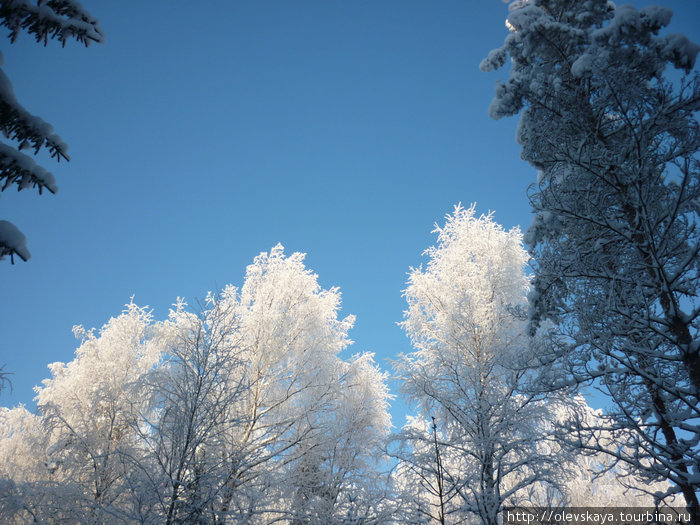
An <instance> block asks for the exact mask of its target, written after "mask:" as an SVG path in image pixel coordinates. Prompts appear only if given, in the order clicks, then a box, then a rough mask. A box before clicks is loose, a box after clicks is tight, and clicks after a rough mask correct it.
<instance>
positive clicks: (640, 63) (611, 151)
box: [482, 0, 700, 523]
mask: <svg viewBox="0 0 700 525" xmlns="http://www.w3.org/2000/svg"><path fill="white" fill-rule="evenodd" d="M671 14H672V13H671V11H670V10H669V9H666V8H663V7H656V6H655V7H648V8H644V9H641V10H636V9H635V8H634V7H632V6H621V7H618V8H616V7H615V6H614V5H613V4H612V3H611V2H608V1H607V0H591V1H587V2H578V1H572V0H532V1H518V2H513V3H512V4H511V7H510V14H509V16H508V26H509V28H510V29H511V33H510V34H509V35H508V37H507V38H506V41H505V44H504V46H503V47H502V48H500V49H497V50H494V51H492V52H491V54H490V55H489V56H488V58H487V59H486V60H484V62H483V63H482V69H484V70H490V69H495V68H498V67H501V66H503V65H504V64H505V63H506V60H507V59H508V58H510V64H511V71H510V78H509V79H508V81H507V82H505V83H499V84H498V85H497V88H496V98H495V99H494V101H493V103H492V105H491V108H490V114H491V115H492V116H493V117H494V118H499V117H502V116H507V115H514V114H517V113H521V120H520V125H519V128H518V135H517V139H518V142H519V143H520V144H521V146H522V157H523V158H524V159H525V160H527V161H528V162H530V164H532V165H533V166H534V167H535V168H537V170H538V180H537V182H536V184H534V185H533V186H532V187H531V191H530V195H529V196H530V202H531V204H532V207H533V210H534V213H535V218H534V221H533V223H532V225H531V227H530V228H529V230H528V232H527V234H526V241H527V243H528V245H529V246H530V250H531V254H532V256H533V258H534V260H535V274H536V276H535V281H534V288H535V289H534V292H533V294H532V296H531V306H532V308H533V310H532V314H533V319H534V320H535V322H538V321H540V320H542V319H550V320H552V321H554V322H555V323H556V324H557V326H558V328H559V331H560V337H559V339H558V340H557V344H556V345H555V346H554V352H553V353H552V355H551V356H550V357H551V358H552V363H553V364H554V366H555V367H556V368H555V370H557V374H558V377H557V376H556V374H552V375H551V379H553V381H551V383H552V384H551V385H550V386H554V387H556V386H572V385H574V386H575V385H577V384H582V383H593V384H594V385H595V386H597V387H598V388H600V389H601V390H602V391H604V392H605V393H606V394H607V395H608V396H609V399H610V401H611V411H610V412H609V414H608V415H609V416H611V417H610V418H609V419H607V420H606V423H605V424H604V425H603V427H604V428H602V429H601V428H599V427H600V425H598V424H596V425H593V426H592V427H591V428H588V427H587V423H586V422H585V421H581V422H580V423H581V424H580V425H579V426H578V427H577V428H572V429H571V430H572V431H576V432H581V433H587V434H588V435H589V436H590V435H595V432H596V431H598V430H606V431H608V432H612V433H614V434H615V435H616V437H618V438H619V439H620V440H623V441H624V443H620V442H619V441H616V442H613V443H611V444H609V445H610V446H604V445H603V444H602V443H598V444H597V446H595V447H594V448H593V449H591V450H589V451H590V452H591V453H594V454H595V453H598V452H600V451H603V450H604V451H606V452H607V453H609V454H610V455H611V457H613V458H615V459H616V460H617V461H618V462H619V463H620V467H621V468H626V469H628V470H629V472H630V474H634V475H637V476H643V477H644V479H646V480H647V482H648V483H655V482H659V481H664V480H668V481H670V484H669V485H668V490H667V491H666V492H665V494H673V493H682V494H683V496H684V497H685V499H686V502H687V504H688V507H689V509H690V511H691V512H692V514H693V516H694V520H695V522H696V523H700V506H699V505H698V499H697V494H696V492H697V490H698V488H699V487H700V484H699V481H698V466H699V465H700V450H699V447H698V442H699V441H700V429H699V427H698V421H699V419H698V418H699V416H700V410H699V408H698V399H699V397H698V396H699V394H700V341H698V330H699V329H700V320H699V317H698V315H699V313H700V308H699V307H700V303H699V302H698V297H700V295H699V294H698V292H699V290H698V264H699V261H700V258H699V257H698V251H699V250H700V231H699V230H698V211H699V208H698V203H700V165H699V164H698V158H697V152H698V147H699V146H700V127H699V126H698V122H697V120H696V116H695V115H696V114H697V111H698V109H700V78H699V76H698V74H697V72H693V71H692V68H693V66H694V63H695V59H696V55H697V53H698V49H700V48H698V46H697V45H696V44H693V43H691V42H690V41H689V40H688V39H687V38H685V37H684V36H682V35H677V34H673V35H661V34H660V31H661V30H662V29H663V28H664V27H666V26H667V25H668V24H669V23H670V20H671ZM669 66H672V69H671V71H668V69H669ZM663 496H664V494H663V493H662V494H659V497H663Z"/></svg>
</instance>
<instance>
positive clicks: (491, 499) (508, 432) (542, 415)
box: [397, 206, 563, 525]
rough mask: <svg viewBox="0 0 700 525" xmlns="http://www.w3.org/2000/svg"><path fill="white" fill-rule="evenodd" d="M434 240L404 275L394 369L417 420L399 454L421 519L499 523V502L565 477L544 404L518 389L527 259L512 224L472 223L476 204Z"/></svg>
mask: <svg viewBox="0 0 700 525" xmlns="http://www.w3.org/2000/svg"><path fill="white" fill-rule="evenodd" d="M435 232H436V233H437V234H438V244H437V246H434V247H431V248H429V249H428V250H427V251H426V254H427V255H428V257H429V258H430V261H429V262H428V265H427V267H426V269H422V268H418V269H412V270H411V272H410V276H409V280H408V287H407V288H406V290H405V292H404V295H405V297H406V300H407V302H408V310H407V311H406V312H405V314H404V321H403V322H402V323H401V326H402V327H403V328H404V329H405V330H406V332H407V334H408V335H409V336H410V338H411V343H412V345H413V347H414V348H415V351H414V352H413V353H411V354H408V355H405V356H402V357H401V359H400V360H399V361H398V362H397V371H398V373H399V376H400V377H401V378H402V379H403V385H402V387H401V389H402V392H403V393H404V395H405V396H406V397H407V399H408V400H409V402H413V403H415V404H416V405H417V407H418V410H419V414H420V417H419V418H417V419H415V420H413V421H412V422H411V423H409V424H408V425H407V426H406V427H404V429H403V432H402V433H401V436H400V438H401V440H402V442H403V451H402V452H400V453H399V456H400V459H401V461H402V463H403V464H404V466H403V467H402V468H403V469H404V471H405V472H408V473H412V474H413V479H414V486H417V487H420V488H419V489H418V490H419V491H420V492H422V493H423V498H424V499H428V500H432V501H428V502H427V503H428V505H427V506H424V507H423V508H420V509H418V511H419V513H423V514H425V515H427V516H431V517H433V518H434V519H437V520H438V521H439V522H443V523H459V522H462V521H464V520H467V519H468V518H469V517H472V518H474V517H477V518H478V519H479V520H480V522H481V523H484V524H486V525H495V524H496V523H497V519H498V515H499V513H500V511H501V509H502V507H503V505H504V504H506V503H512V502H515V501H521V500H522V499H523V497H525V495H526V494H527V493H528V491H529V490H530V489H531V488H532V487H533V486H535V485H542V486H551V487H554V488H555V489H556V488H557V485H558V482H559V480H560V479H561V475H562V473H563V467H562V464H561V460H560V458H559V457H558V456H557V454H555V453H553V450H552V449H551V448H550V446H549V444H548V443H547V439H546V435H545V434H544V432H543V431H542V429H544V428H545V423H546V422H547V421H548V420H549V419H550V418H551V410H550V408H549V405H547V404H546V403H544V402H543V400H542V399H538V398H537V396H534V395H531V394H528V393H527V392H526V390H525V389H524V388H523V387H524V386H525V382H526V379H527V374H526V372H525V370H526V367H525V365H527V364H528V363H529V357H528V355H529V354H530V351H531V350H530V349H531V347H532V338H531V337H530V336H529V334H528V326H527V321H526V319H525V318H524V315H523V312H524V308H525V306H526V294H527V291H528V289H529V286H530V281H529V278H528V277H527V276H526V274H525V271H524V269H525V265H526V263H527V253H526V252H525V250H524V249H523V247H522V242H521V234H520V232H519V230H518V229H517V228H515V229H513V230H510V231H505V230H503V229H502V228H501V227H500V226H499V225H497V224H496V223H494V221H493V219H492V215H488V216H483V215H482V216H481V217H478V218H477V217H475V216H474V206H472V207H471V208H469V209H464V208H462V207H460V206H457V207H456V208H455V211H454V213H453V214H451V215H448V216H447V222H446V224H445V225H444V226H443V227H437V228H436V230H435ZM433 418H434V419H433ZM431 420H432V421H435V423H436V428H435V429H434V430H430V423H429V422H430V421H431ZM438 456H439V457H440V458H441V461H440V463H438V461H437V458H438ZM431 494H432V496H431ZM436 500H440V501H439V502H438V501H436ZM419 504H420V502H419Z"/></svg>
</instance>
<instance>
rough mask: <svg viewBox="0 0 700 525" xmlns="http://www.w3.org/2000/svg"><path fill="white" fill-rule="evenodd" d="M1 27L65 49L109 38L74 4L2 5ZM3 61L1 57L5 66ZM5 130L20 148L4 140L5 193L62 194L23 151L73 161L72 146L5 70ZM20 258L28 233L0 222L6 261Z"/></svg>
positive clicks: (0, 180)
mask: <svg viewBox="0 0 700 525" xmlns="http://www.w3.org/2000/svg"><path fill="white" fill-rule="evenodd" d="M0 26H2V27H6V28H7V29H9V31H10V32H9V37H10V41H11V42H14V41H15V40H16V39H17V37H18V36H19V33H20V32H21V31H22V30H25V31H27V32H28V33H29V34H30V35H32V36H33V37H35V38H36V41H37V42H43V43H44V45H46V44H47V43H48V41H49V40H52V39H56V40H58V41H59V42H61V44H63V45H65V44H66V42H67V41H68V40H69V39H75V40H77V41H78V42H80V43H82V44H84V45H85V46H87V45H89V44H90V43H92V42H98V43H101V42H102V41H103V40H104V35H103V34H102V31H101V30H100V26H99V22H98V21H97V20H96V19H95V18H94V17H93V16H92V15H91V14H90V13H88V12H87V11H85V9H84V8H83V7H82V6H81V5H80V4H79V3H78V2H76V1H74V0H38V1H31V0H10V1H5V0H4V1H3V2H1V3H0ZM2 65H3V57H2V54H0V67H1V66H2ZM0 131H2V134H3V135H4V137H5V138H6V139H8V140H10V141H12V142H14V143H15V145H14V146H12V145H10V144H6V143H2V142H0V191H5V190H6V189H8V188H10V187H16V188H17V189H18V190H20V191H21V190H24V189H28V188H37V189H38V190H39V193H42V192H43V191H44V190H48V191H50V192H51V193H56V191H57V190H58V186H57V185H56V179H55V178H54V176H53V175H52V174H51V173H49V172H48V171H46V170H45V169H44V168H42V167H41V166H39V165H37V164H36V162H34V159H32V158H31V157H30V156H28V155H26V154H24V153H22V150H26V149H30V150H33V152H34V154H37V153H38V152H39V150H41V149H42V148H44V149H45V150H46V151H48V152H49V154H50V155H51V156H52V157H54V158H56V160H61V159H65V160H69V158H68V146H67V145H66V144H65V143H64V142H63V141H62V140H61V137H59V136H58V135H56V134H55V133H54V131H53V127H52V126H51V125H50V124H48V123H47V122H45V121H44V120H42V119H41V118H39V117H36V116H34V115H32V114H31V113H29V112H28V111H27V110H26V109H25V108H24V107H23V106H22V105H21V104H20V103H19V101H18V100H17V97H16V96H15V93H14V90H13V88H12V84H11V83H10V80H9V79H8V77H7V75H5V73H4V72H3V71H2V69H0ZM7 255H9V256H10V259H11V260H12V262H14V256H15V255H17V256H18V257H20V258H21V259H22V260H24V261H26V260H27V259H29V257H30V254H29V250H28V249H27V245H26V238H25V236H24V235H23V234H22V232H21V231H20V230H19V229H17V227H16V226H14V225H13V224H12V223H10V222H8V221H0V259H2V258H4V257H6V256H7Z"/></svg>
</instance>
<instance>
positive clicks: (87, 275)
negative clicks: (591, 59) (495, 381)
mask: <svg viewBox="0 0 700 525" xmlns="http://www.w3.org/2000/svg"><path fill="white" fill-rule="evenodd" d="M82 3H83V5H84V6H85V8H86V9H88V10H89V11H90V12H91V13H92V14H93V15H94V16H96V17H97V18H99V19H100V22H101V27H102V29H103V31H104V32H105V34H106V42H105V44H104V45H93V46H90V47H89V48H87V49H86V48H84V47H81V46H80V45H78V44H76V43H74V42H70V43H68V45H67V46H66V47H65V48H61V46H60V44H58V43H57V42H50V43H49V45H48V46H47V47H43V46H42V45H40V44H36V43H35V42H34V41H33V40H32V39H31V38H30V37H29V36H28V35H26V34H23V35H21V36H20V39H19V41H18V42H17V43H15V44H12V45H11V44H10V43H9V39H4V40H2V41H0V50H2V53H3V55H4V59H5V65H4V70H5V72H6V73H7V75H8V76H9V78H10V79H11V81H12V82H13V84H14V87H15V92H16V94H17V97H18V99H19V101H20V102H21V103H22V104H23V105H24V106H25V107H26V108H27V109H28V110H29V111H30V112H32V113H33V114H35V115H38V116H40V117H42V118H43V119H44V120H46V121H48V122H50V123H51V124H53V126H54V127H55V129H56V132H57V133H59V134H60V135H61V137H62V138H63V140H64V141H66V142H67V143H68V144H69V146H70V149H69V153H70V155H71V157H72V160H71V162H69V163H64V162H61V163H60V164H56V162H55V161H54V160H53V159H50V158H48V157H47V156H46V155H40V156H39V158H38V159H37V160H38V161H39V162H40V163H41V164H42V165H43V166H44V167H45V168H47V169H50V170H51V171H52V172H53V173H54V175H55V176H56V178H57V181H58V185H59V188H60V190H59V192H58V193H57V194H56V195H50V194H46V195H42V196H39V195H38V194H37V193H36V192H32V191H24V192H21V193H17V192H14V191H7V192H5V193H3V194H2V195H1V198H0V219H5V220H9V221H11V222H13V223H14V224H15V225H17V226H18V227H19V228H20V229H21V230H22V231H23V232H24V233H25V234H26V236H27V238H28V247H29V249H30V251H31V253H32V259H31V260H30V261H29V262H27V263H22V262H21V261H19V262H18V263H17V264H15V265H14V266H11V265H10V262H9V259H8V260H5V261H2V262H0V334H1V336H2V337H1V338H0V365H1V364H3V363H4V364H6V370H7V371H9V372H12V373H13V374H14V375H13V376H12V382H13V392H12V393H10V392H9V391H7V390H5V391H3V392H2V394H1V397H0V404H3V405H7V406H11V405H14V404H17V403H27V404H28V405H30V406H31V405H33V402H32V398H33V395H34V394H33V392H32V388H33V386H34V385H36V384H39V383H40V382H41V380H42V379H43V378H45V377H47V376H48V370H47V369H46V365H47V364H48V363H51V362H55V361H64V362H65V361H70V360H71V359H72V358H73V353H74V350H75V348H76V341H75V339H74V338H73V335H72V331H71V329H72V326H73V325H76V324H82V325H84V326H85V327H86V328H89V327H98V328H99V327H100V326H102V325H103V324H104V323H105V322H106V321H107V320H108V319H109V318H110V317H112V316H116V315H118V314H119V313H120V311H121V309H122V307H123V305H124V304H125V303H127V302H128V301H129V298H130V297H131V296H132V295H133V296H134V301H135V302H136V303H137V304H139V305H150V306H151V307H152V308H153V310H154V314H155V316H156V318H158V319H163V318H165V316H166V315H167V312H168V308H169V306H170V305H171V304H172V303H173V302H174V301H175V299H176V298H177V297H178V296H180V297H185V298H186V299H187V300H188V301H190V302H191V303H194V302H196V299H197V298H203V297H204V296H205V295H206V292H207V291H209V290H216V289H219V288H222V287H223V286H224V285H226V284H229V283H231V284H234V285H237V286H240V285H241V284H242V282H243V276H244V273H245V267H246V266H247V265H248V264H250V263H251V262H252V260H253V258H254V257H255V256H256V255H257V254H259V253H260V252H262V251H268V250H269V249H270V248H271V247H272V246H274V245H275V244H276V243H277V242H281V243H282V244H283V245H284V246H285V249H286V252H287V253H292V252H294V251H301V252H305V253H307V254H308V255H307V260H306V261H307V266H308V267H309V268H311V269H313V270H314V271H315V272H316V273H317V274H318V275H319V281H320V283H321V285H322V286H323V287H326V288H328V287H331V286H339V287H340V289H341V291H342V294H343V312H342V313H341V315H346V314H349V313H352V314H355V315H356V316H357V322H356V326H355V328H354V329H353V330H352V331H351V337H352V338H353V339H354V341H355V344H354V345H353V346H352V347H351V348H350V349H349V350H348V352H347V353H348V354H350V353H354V352H358V351H364V350H369V351H373V352H375V353H376V356H377V360H378V362H379V363H380V365H381V366H382V367H383V368H384V369H386V370H390V369H391V367H390V364H389V361H388V360H389V359H391V358H393V357H394V356H396V355H397V354H399V353H401V352H404V353H405V352H409V351H410V350H411V349H410V345H409V342H408V339H407V338H406V337H405V335H404V334H403V332H402V331H401V330H400V329H399V328H398V327H397V326H396V323H397V322H398V321H400V320H401V318H402V311H403V309H404V307H405V303H404V300H403V298H402V296H401V290H403V288H404V287H405V282H406V272H407V271H408V269H409V267H410V266H417V265H419V264H420V263H421V262H425V260H424V258H423V257H422V256H421V254H422V252H423V250H424V249H425V248H427V247H428V246H429V245H430V244H432V243H433V242H434V236H433V235H432V234H431V230H432V229H433V225H434V223H435V222H442V219H443V217H444V215H445V214H447V213H449V212H450V211H451V210H452V208H453V205H454V204H456V203H458V202H462V203H464V204H465V205H468V204H470V203H472V202H476V203H477V210H478V212H480V213H481V212H484V213H485V212H488V211H489V210H495V212H496V214H495V219H496V220H497V221H498V222H500V223H501V224H503V225H504V226H505V227H506V228H510V227H512V226H516V225H521V227H522V228H523V229H525V228H526V227H527V225H528V224H529V222H530V212H529V206H528V203H527V198H526V188H527V186H528V184H530V183H531V182H533V180H534V172H533V170H532V169H531V168H530V167H529V166H528V165H527V164H526V163H524V162H523V161H521V160H520V159H519V147H518V145H517V144H516V143H515V127H516V124H517V122H516V119H506V120H502V121H498V122H497V121H492V120H491V119H489V117H488V115H487V110H488V105H489V102H490V100H491V98H492V96H493V89H494V84H495V82H496V81H497V80H498V79H503V78H505V76H506V73H505V72H504V71H500V72H496V73H489V74H485V73H481V72H480V71H479V68H478V65H479V62H480V61H481V59H482V58H484V57H485V56H486V54H487V53H488V52H489V50H491V49H492V48H494V47H498V46H500V45H501V44H502V42H503V39H504V38H505V36H506V28H505V26H504V19H505V16H506V14H507V6H506V5H505V4H503V3H502V2H500V1H498V0H480V1H475V0H455V1H434V2H428V1H414V0H372V1H365V0H342V1H340V0H328V1H323V2H321V1H313V2H312V1H296V2H290V1H288V0H281V1H264V2H243V1H233V2H232V1H229V0H212V1H207V2H193V1H184V0H168V1H166V0H149V1H147V2H143V1H135V0H123V1H120V2H115V1H113V0H83V2H82ZM659 3H662V4H663V5H667V6H669V7H671V8H672V9H673V10H674V12H676V15H677V16H676V17H675V18H674V21H673V22H672V25H671V28H670V31H671V32H681V33H685V34H686V35H687V36H689V37H690V38H691V39H693V40H694V41H696V42H698V41H700V29H699V28H700V2H697V1H696V0H676V1H671V0H667V1H664V2H659ZM636 5H646V3H641V2H636ZM96 379H98V378H96ZM395 416H397V417H396V418H395V421H394V423H395V424H397V425H400V424H401V423H402V420H403V416H402V408H401V405H400V404H398V405H397V407H396V410H395Z"/></svg>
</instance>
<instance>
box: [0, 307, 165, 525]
mask: <svg viewBox="0 0 700 525" xmlns="http://www.w3.org/2000/svg"><path fill="white" fill-rule="evenodd" d="M152 329H153V327H152V319H151V316H150V314H149V313H148V312H147V311H146V310H145V309H142V308H138V307H137V306H135V305H134V304H133V303H132V304H129V305H128V306H127V309H126V310H125V311H124V312H123V313H122V314H121V315H120V316H119V317H117V318H114V319H111V320H110V321H109V323H107V324H106V325H105V326H104V327H103V328H102V330H101V331H100V333H99V335H96V334H95V333H94V332H93V331H86V330H84V329H82V328H81V327H76V328H75V333H76V336H77V337H79V338H80V339H81V344H80V346H79V348H78V349H77V350H76V357H75V359H74V360H73V361H71V362H70V363H67V364H64V363H53V364H51V365H50V366H49V368H50V369H51V372H52V376H53V377H52V378H50V379H46V380H44V382H43V386H42V387H37V397H36V400H37V407H38V414H37V415H32V414H29V413H27V412H26V410H24V409H23V408H19V409H12V410H11V411H9V412H7V413H6V415H5V417H6V418H10V419H8V421H9V429H8V433H7V434H6V435H4V436H0V451H5V452H6V451H8V450H16V451H17V453H14V452H13V457H14V459H13V461H8V462H4V463H3V464H4V465H5V467H4V468H3V469H2V471H0V478H2V479H3V482H4V483H9V484H10V485H11V486H12V487H14V488H13V490H12V491H11V494H14V496H13V497H12V502H13V503H12V505H9V504H3V505H2V506H1V507H0V518H1V519H2V521H11V520H12V519H16V520H18V521H19V522H22V521H23V520H27V519H28V516H31V517H32V519H36V520H39V521H42V520H47V521H60V520H66V521H72V522H81V523H104V522H107V521H114V519H116V518H117V517H124V516H125V513H124V511H125V509H126V508H127V507H128V499H129V494H128V490H127V486H126V485H125V480H126V479H127V474H128V472H129V466H128V465H127V464H125V461H124V459H125V458H128V457H132V456H134V455H138V454H139V452H138V447H137V444H136V440H135V438H136V433H135V432H134V429H133V419H134V418H133V407H134V404H135V403H137V402H139V401H140V400H141V399H142V389H141V388H140V383H139V380H140V378H142V377H143V376H144V375H145V374H146V373H147V372H148V370H150V369H151V368H152V367H153V366H154V365H155V364H156V363H157V361H158V359H159V352H160V351H159V348H158V345H157V344H155V343H154V340H153V338H152V337H151V335H152ZM8 447H9V449H8ZM0 454H2V452H0ZM3 503H7V501H5V502H3ZM13 509H14V510H13Z"/></svg>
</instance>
